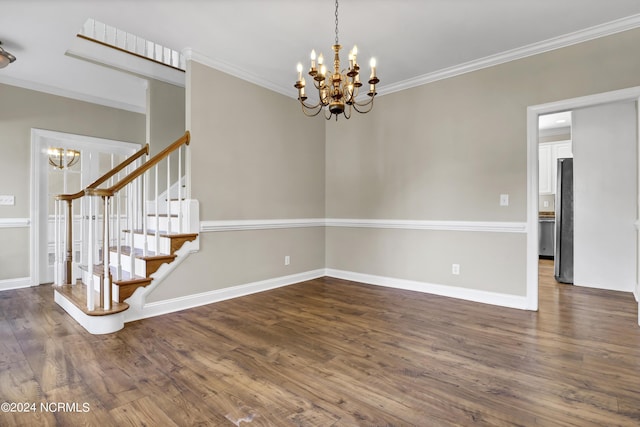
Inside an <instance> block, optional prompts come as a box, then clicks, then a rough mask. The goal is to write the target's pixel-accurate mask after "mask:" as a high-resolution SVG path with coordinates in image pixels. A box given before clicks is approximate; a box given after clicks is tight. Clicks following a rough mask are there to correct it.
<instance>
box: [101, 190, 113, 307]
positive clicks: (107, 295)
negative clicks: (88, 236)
mask: <svg viewBox="0 0 640 427" xmlns="http://www.w3.org/2000/svg"><path fill="white" fill-rule="evenodd" d="M102 222H103V224H104V237H103V238H102V242H103V248H102V258H103V266H104V272H103V276H102V294H103V296H104V299H103V301H102V306H103V307H104V309H105V310H111V274H110V270H109V268H110V267H109V242H110V239H109V223H110V222H111V218H109V197H105V198H104V215H103V221H102Z"/></svg>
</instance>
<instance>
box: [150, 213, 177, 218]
mask: <svg viewBox="0 0 640 427" xmlns="http://www.w3.org/2000/svg"><path fill="white" fill-rule="evenodd" d="M147 216H148V217H155V216H156V214H154V213H148V214H147ZM157 216H158V217H159V218H167V217H170V218H178V214H171V215H169V214H166V213H159V214H158V215H157Z"/></svg>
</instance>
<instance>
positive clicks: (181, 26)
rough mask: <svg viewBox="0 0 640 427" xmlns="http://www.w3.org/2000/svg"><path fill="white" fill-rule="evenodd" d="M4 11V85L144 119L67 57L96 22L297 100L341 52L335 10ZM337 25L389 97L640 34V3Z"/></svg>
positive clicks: (472, 11) (87, 6) (101, 75)
mask: <svg viewBox="0 0 640 427" xmlns="http://www.w3.org/2000/svg"><path fill="white" fill-rule="evenodd" d="M0 12H1V13H0V40H1V41H2V42H3V47H4V48H5V49H6V50H7V51H9V52H11V53H13V54H14V55H15V56H17V58H18V60H17V61H16V62H15V63H13V64H11V65H9V66H8V67H7V68H4V69H1V70H0V82H3V83H8V84H15V85H18V86H24V87H31V88H36V89H40V90H44V91H47V92H51V93H59V94H63V95H67V96H74V97H77V98H80V99H89V100H94V101H97V102H102V103H105V104H107V105H110V104H112V105H125V106H129V107H132V108H131V109H134V110H135V109H141V110H144V102H145V101H144V99H145V98H144V90H145V89H144V88H145V86H144V82H143V81H142V80H141V79H139V78H137V77H134V76H131V75H125V74H123V73H119V72H117V71H115V70H112V69H108V68H105V67H101V66H99V65H96V64H93V63H89V62H86V61H82V60H79V59H77V58H72V57H69V56H65V51H66V50H67V49H68V48H69V47H70V46H71V43H72V41H73V39H74V37H75V35H76V33H77V32H78V31H79V29H80V28H81V26H82V24H83V23H84V22H85V20H86V19H87V18H95V19H96V20H98V21H101V22H104V23H106V24H109V25H112V26H114V27H117V28H120V29H122V30H124V31H127V32H129V33H132V34H136V35H138V36H141V37H143V38H145V39H148V40H151V41H154V42H156V43H159V44H162V45H164V46H167V47H170V48H172V49H175V50H178V51H183V50H185V49H190V50H191V51H192V52H197V53H198V54H199V55H202V56H204V57H207V58H211V60H212V61H213V62H214V63H218V64H224V65H225V67H226V68H227V69H235V70H238V71H239V72H240V74H242V75H244V76H245V77H247V76H248V77H249V79H250V80H253V81H254V82H257V83H259V84H262V85H264V86H266V87H269V88H272V89H275V90H277V91H279V92H281V93H286V94H290V96H292V97H295V89H294V88H293V83H294V81H295V79H296V76H297V73H296V71H295V67H296V64H297V63H298V62H302V63H303V64H305V66H308V55H309V52H310V51H311V49H312V48H315V49H316V50H317V51H322V52H324V54H325V56H326V55H328V54H329V52H330V47H331V45H332V44H333V42H334V2H333V0H271V1H267V0H209V1H206V0H130V1H122V0H2V2H1V4H0ZM339 17H340V43H341V44H342V45H343V46H344V48H343V56H342V58H343V61H346V55H347V53H348V50H350V49H351V47H352V46H353V44H354V43H355V44H357V45H358V51H359V62H360V64H361V67H362V68H363V69H365V70H368V59H369V57H370V56H375V57H376V59H377V62H378V67H377V71H378V76H379V77H380V80H381V82H380V85H379V93H381V94H382V95H384V93H385V91H386V92H387V93H388V92H391V91H393V90H398V89H400V88H402V87H405V86H407V85H410V84H416V83H420V82H424V81H427V80H428V78H427V77H428V76H430V75H434V76H437V75H438V73H439V72H441V71H442V70H448V69H451V68H452V67H456V66H459V65H461V64H466V63H469V62H473V61H479V60H482V59H483V58H485V59H486V58H487V57H492V56H495V55H499V54H501V53H504V52H511V53H513V51H514V50H517V49H521V48H523V47H527V46H528V47H530V46H531V45H535V44H538V45H537V46H538V48H537V51H543V50H544V49H546V48H547V47H548V46H553V43H547V42H548V41H549V40H551V39H555V38H558V37H563V36H567V35H571V37H568V38H567V37H565V38H563V40H575V39H576V37H575V33H576V32H578V34H580V35H581V36H580V37H582V39H585V38H590V37H593V36H597V35H600V34H601V33H602V32H603V31H601V30H602V29H603V28H604V32H608V31H611V29H612V28H613V31H619V30H621V29H628V28H633V27H637V26H640V2H639V1H638V0H608V1H606V2H605V1H602V0H387V1H382V0H342V2H341V3H340V15H339ZM603 24H607V25H605V27H598V26H602V25H603ZM594 27H595V28H594ZM585 30H587V31H585ZM545 41H547V42H545ZM541 42H545V43H541ZM524 51H531V49H529V50H527V49H525V50H524Z"/></svg>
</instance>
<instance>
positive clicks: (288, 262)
mask: <svg viewBox="0 0 640 427" xmlns="http://www.w3.org/2000/svg"><path fill="white" fill-rule="evenodd" d="M289 264H291V257H290V256H289V255H285V256H284V265H289Z"/></svg>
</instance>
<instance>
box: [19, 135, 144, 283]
mask: <svg viewBox="0 0 640 427" xmlns="http://www.w3.org/2000/svg"><path fill="white" fill-rule="evenodd" d="M139 149H140V144H136V143H131V142H124V141H115V140H107V139H102V138H95V137H89V136H84V135H75V134H69V133H63V132H54V131H48V130H42V129H32V130H31V171H32V174H31V175H32V181H31V218H30V219H31V244H30V258H31V261H30V275H31V281H32V284H34V285H38V284H42V283H51V282H53V264H54V256H53V253H54V226H53V224H54V216H55V214H56V212H55V203H54V197H55V196H56V195H57V194H72V193H76V192H78V191H80V190H81V189H83V188H85V187H86V186H87V185H89V184H90V183H92V182H93V181H95V180H96V179H97V178H99V177H100V176H101V175H103V174H104V173H106V172H107V171H109V170H110V169H112V168H113V167H114V166H115V165H116V164H118V163H119V162H121V161H122V160H124V159H125V158H126V157H128V156H130V155H131V154H133V153H135V152H136V151H138V150H139ZM82 214H83V212H82V208H81V206H80V205H77V206H75V205H74V207H73V216H74V220H73V227H74V236H79V237H78V239H76V240H75V241H74V242H73V248H74V250H73V253H74V259H75V253H76V252H77V251H79V249H80V245H81V244H82V237H81V236H82V233H81V231H80V230H76V229H75V228H76V227H79V224H80V223H81V221H80V218H81V215H82Z"/></svg>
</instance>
